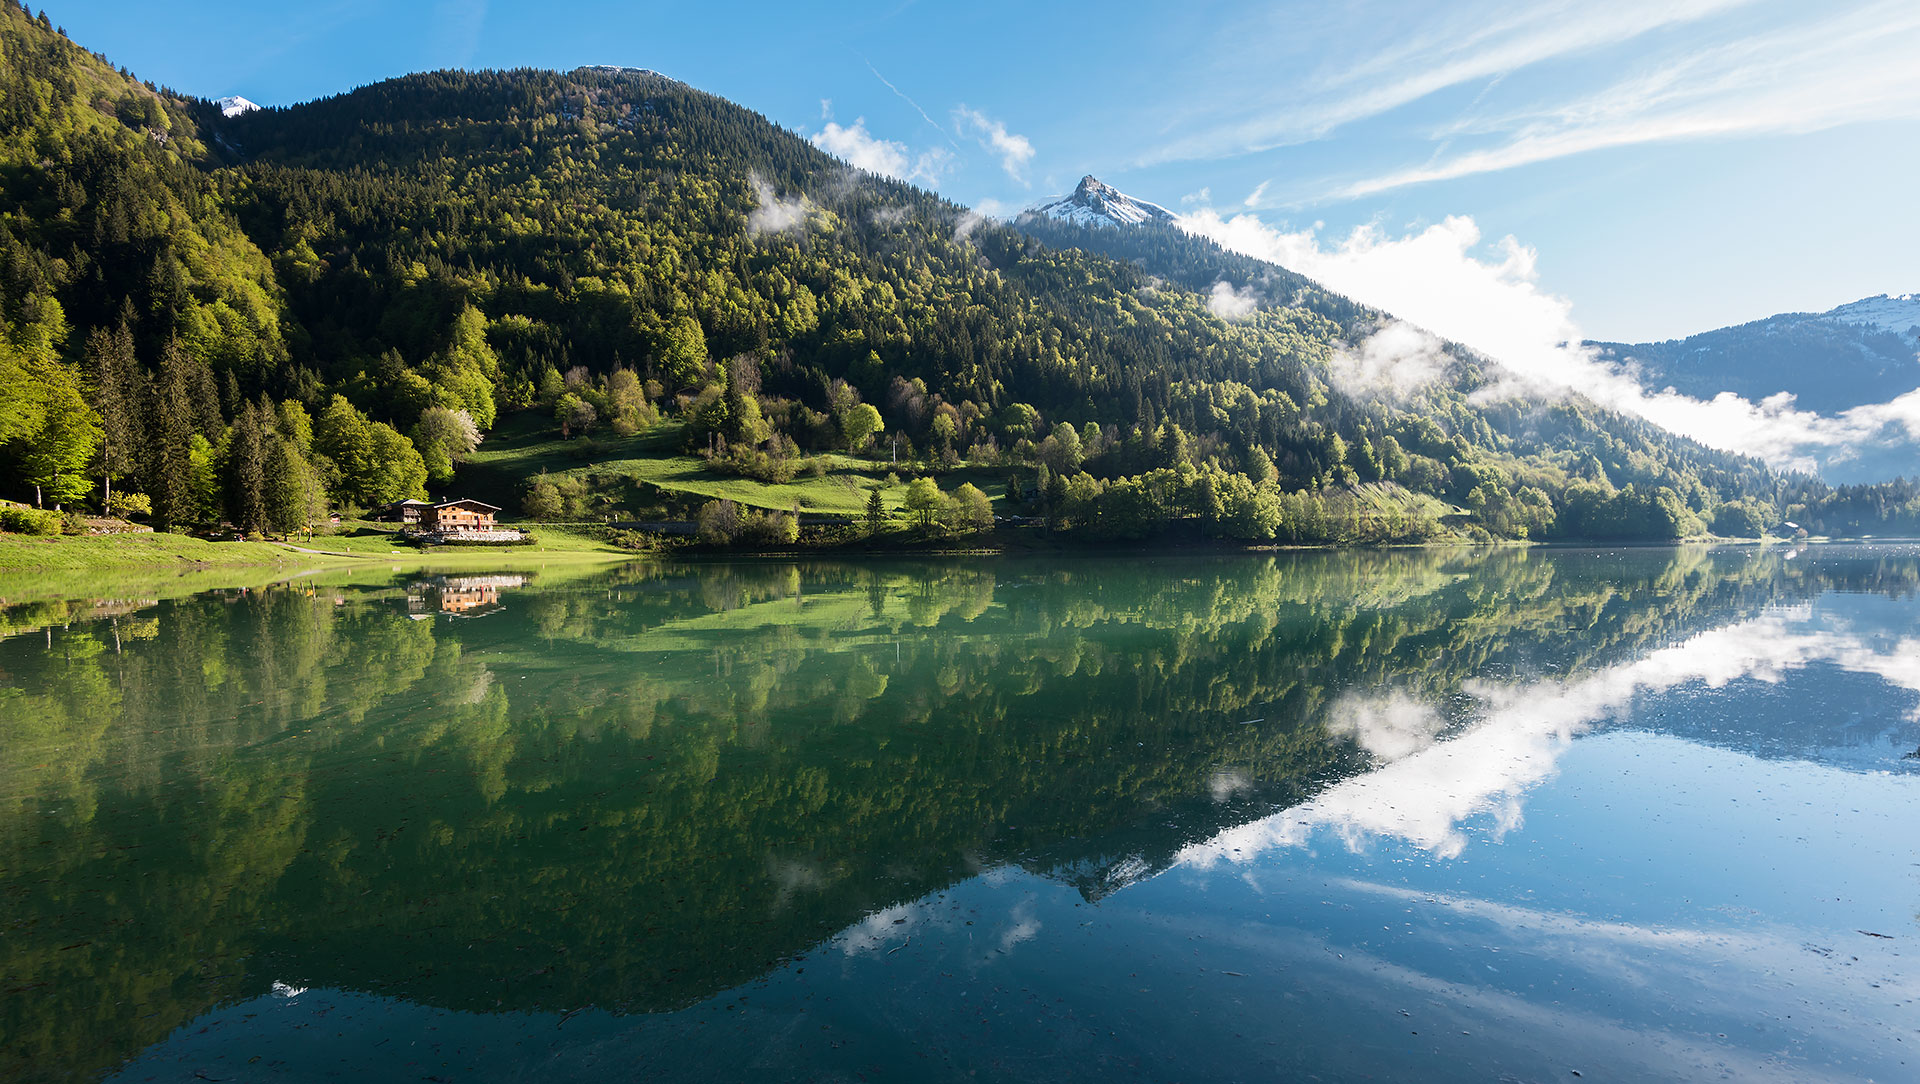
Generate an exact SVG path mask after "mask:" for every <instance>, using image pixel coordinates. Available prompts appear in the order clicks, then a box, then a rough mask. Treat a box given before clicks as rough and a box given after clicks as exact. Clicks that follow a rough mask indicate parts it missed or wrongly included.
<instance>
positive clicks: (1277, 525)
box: [0, 3, 1914, 541]
mask: <svg viewBox="0 0 1920 1084" xmlns="http://www.w3.org/2000/svg"><path fill="white" fill-rule="evenodd" d="M0 52H3V54H4V75H3V76H0V78H4V80H5V82H4V92H5V93H4V104H3V105H0V184H4V189H5V196H6V198H5V202H4V210H3V211H0V245H4V247H5V253H4V271H0V275H3V276H4V280H3V281H0V308H3V309H4V314H5V321H6V327H5V334H4V336H0V339H3V340H4V345H3V346H0V350H3V351H4V353H0V381H4V382H5V385H6V386H5V388H4V389H0V391H4V392H5V393H6V394H5V399H4V403H3V404H0V442H4V450H0V489H4V491H5V492H6V494H7V495H9V496H13V497H16V498H22V499H34V498H38V499H39V500H40V501H41V502H43V503H46V504H56V503H62V502H64V503H67V504H74V503H80V504H85V505H88V506H91V505H93V504H95V503H100V502H104V501H106V500H107V498H108V497H109V495H110V494H123V495H125V497H124V498H123V500H122V501H121V506H122V507H123V508H124V509H126V510H131V511H135V512H141V511H144V510H145V509H146V507H147V506H148V505H149V504H150V507H151V515H152V517H153V519H154V520H155V522H156V523H158V524H160V525H171V526H176V527H178V526H193V525H203V524H218V523H221V522H223V521H224V522H230V523H232V524H233V525H235V526H237V527H239V528H242V529H248V530H276V529H277V530H284V529H287V528H288V527H289V526H290V525H295V524H298V523H301V522H307V521H310V520H311V519H312V518H313V517H314V516H315V515H316V514H317V513H318V512H319V511H320V510H321V509H323V508H324V507H325V506H326V505H327V504H328V503H332V504H334V505H336V506H349V507H360V508H365V507H369V506H371V505H374V504H377V503H380V502H384V501H388V500H393V499H396V498H399V497H406V496H418V495H422V494H424V492H425V489H426V486H427V484H428V482H429V481H430V480H432V481H434V482H435V484H436V485H438V484H441V483H444V482H445V481H446V480H448V479H450V478H452V477H453V475H454V472H455V469H456V465H457V463H458V461H459V460H460V459H461V457H462V456H463V455H464V454H465V453H466V452H468V451H470V450H471V449H472V447H473V446H474V444H475V443H477V442H478V441H479V440H481V439H484V437H485V434H486V433H487V431H488V430H489V429H491V428H492V427H493V426H494V425H495V424H496V423H497V422H498V421H500V420H501V419H503V418H504V417H506V416H508V415H512V414H516V413H524V412H532V411H537V412H538V416H539V417H541V418H547V419H552V425H553V426H554V428H555V429H556V430H557V431H558V432H559V433H562V434H565V435H566V436H568V437H570V438H576V439H577V438H579V437H580V436H581V435H582V434H600V435H605V434H609V433H610V434H612V435H613V436H614V437H616V438H624V437H627V436H630V435H632V434H636V433H649V434H664V435H667V436H669V437H670V438H671V440H672V441H673V442H675V443H677V444H678V445H680V446H681V447H685V448H689V449H695V448H697V449H700V450H701V451H702V452H703V453H704V454H706V455H707V456H708V457H709V458H710V460H711V462H712V464H713V469H715V470H723V469H724V470H729V471H733V472H735V473H742V474H747V475H750V476H753V477H758V478H763V479H764V478H765V477H769V476H778V475H779V474H780V473H781V472H782V471H786V472H788V473H789V475H790V472H791V470H792V469H793V467H792V464H794V463H796V462H799V461H801V460H803V459H805V458H806V457H807V456H808V454H809V453H812V452H816V451H823V450H827V449H835V448H839V449H848V450H853V451H858V450H860V448H861V447H863V446H864V445H866V444H867V443H868V442H870V441H872V440H873V439H874V438H875V437H876V436H877V435H881V434H885V435H887V436H888V437H890V438H891V437H897V438H898V439H897V440H889V442H888V443H889V447H890V448H892V447H903V448H904V449H905V454H906V460H905V462H906V464H907V466H908V468H909V470H911V471H914V472H920V473H931V474H935V475H937V474H939V472H940V471H942V470H944V469H948V468H951V467H953V466H954V465H956V464H960V463H965V464H971V465H974V466H983V465H984V466H991V467H993V468H994V469H996V470H998V469H1002V468H1004V469H1005V470H1006V471H1007V472H1008V473H1010V474H1016V475H1017V474H1020V473H1021V472H1025V477H1026V478H1027V479H1028V482H1026V483H1022V484H1021V485H1019V486H1015V487H1013V488H1014V490H1015V491H1016V492H1018V491H1020V490H1022V489H1027V490H1028V491H1029V492H1032V493H1034V494H1035V496H1034V501H1035V503H1036V505H1038V506H1039V510H1041V511H1044V513H1045V514H1046V515H1047V516H1048V517H1049V519H1050V520H1051V521H1052V522H1054V523H1055V525H1056V526H1059V527H1062V528H1065V529H1069V530H1079V531H1083V532H1086V533H1089V534H1093V535H1101V536H1110V537H1142V536H1145V535H1149V534H1153V533H1156V532H1158V531H1160V530H1162V529H1164V528H1165V527H1167V526H1168V525H1169V524H1171V523H1173V522H1175V521H1189V522H1197V523H1198V524H1200V525H1201V527H1202V529H1204V530H1205V531H1206V532H1207V533H1210V534H1218V535H1223V536H1227V537H1235V538H1248V539H1274V538H1278V539H1282V540H1297V541H1315V540H1355V539H1364V538H1384V537H1396V538H1398V537H1405V538H1418V537H1432V536H1434V535H1436V534H1439V533H1442V532H1443V531H1458V530H1461V529H1468V530H1471V531H1474V532H1478V531H1485V532H1489V533H1491V534H1494V535H1499V536H1507V537H1564V536H1589V537H1677V536H1680V535H1685V534H1689V533H1694V532H1696V531H1698V530H1700V529H1702V527H1703V526H1704V525H1706V524H1709V523H1712V524H1716V525H1724V526H1725V527H1727V528H1730V529H1731V528H1737V529H1740V530H1742V531H1746V532H1749V533H1751V532H1752V531H1755V530H1757V529H1758V528H1759V527H1760V526H1764V525H1768V524H1770V523H1772V522H1777V520H1778V519H1779V518H1780V517H1781V516H1782V515H1785V514H1789V513H1792V514H1798V515H1800V516H1801V517H1802V519H1803V520H1816V521H1817V516H1818V515H1819V514H1821V508H1822V507H1823V505H1822V504H1821V502H1823V501H1829V500H1830V499H1831V495H1830V494H1829V493H1828V491H1826V490H1825V489H1824V487H1820V486H1818V485H1817V484H1812V483H1808V482H1805V481H1801V480H1783V479H1780V478H1777V477H1775V476H1773V475H1772V474H1770V473H1768V472H1767V471H1766V470H1764V469H1763V468H1762V467H1761V466H1760V465H1759V464H1757V463H1754V462H1752V461H1748V460H1742V459H1738V458H1736V457H1732V456H1727V455H1724V454H1720V453H1717V452H1713V451H1711V450H1709V449H1706V448H1703V447H1701V446H1699V445H1697V444H1694V443H1692V442H1689V441H1686V440H1682V439H1680V438H1676V437H1674V436H1672V435H1670V434H1666V433H1664V432H1661V431H1660V430H1658V429H1656V428H1654V427H1652V426H1650V425H1647V424H1645V423H1642V422H1640V421H1638V420H1635V419H1630V418H1624V417H1620V416H1618V415H1615V414H1612V413H1609V412H1607V411H1604V410H1602V409H1599V408H1597V407H1595V406H1594V405H1592V404H1590V403H1585V402H1581V401H1577V400H1571V399H1569V400H1562V401H1558V402H1553V403H1537V402H1532V401H1528V400H1522V399H1516V398H1511V397H1507V396H1504V395H1503V394H1502V392H1501V389H1500V386H1499V382H1498V381H1499V374H1498V373H1497V372H1496V371H1492V370H1490V369H1489V367H1488V366H1487V364H1486V363H1485V362H1484V361H1482V360H1481V359H1478V358H1475V357H1473V356H1471V355H1469V354H1467V353H1465V352H1463V351H1458V350H1455V349H1452V348H1449V352H1448V353H1447V354H1446V355H1445V356H1444V357H1441V358H1436V359H1434V364H1433V369H1432V372H1431V373H1430V374H1429V375H1430V379H1427V380H1425V381H1424V382H1422V383H1421V384H1419V385H1418V386H1415V387H1401V386H1398V385H1393V384H1391V383H1388V384H1383V383H1381V382H1380V381H1379V380H1378V379H1376V378H1377V377H1378V376H1379V373H1378V372H1376V371H1375V369H1376V366H1375V362H1374V360H1373V359H1372V358H1371V355H1370V353H1369V351H1368V344H1369V342H1370V341H1371V337H1372V336H1373V335H1374V334H1375V333H1376V331H1378V330H1379V329H1381V328H1382V327H1385V326H1388V324H1389V319H1388V318H1387V317H1386V316H1385V315H1384V314H1380V313H1377V312H1373V311H1371V310H1368V309H1366V308H1364V307H1362V306H1359V305H1356V304H1354V303H1353V302H1351V301H1348V300H1346V299H1344V298H1340V297H1338V296H1335V295H1332V294H1329V293H1328V292H1327V291H1325V290H1324V289H1322V288H1320V287H1319V286H1317V285H1316V284H1314V283H1312V282H1310V281H1308V280H1306V279H1304V278H1302V277H1300V276H1298V275H1294V274H1292V273H1290V272H1287V271H1284V270H1282V269H1279V268H1276V267H1273V266H1272V265H1269V264H1263V263H1259V262H1258V261H1253V260H1248V259H1246V258H1243V257H1239V256H1234V255H1232V254H1229V253H1226V252H1224V251H1222V250H1220V249H1219V248H1218V247H1216V246H1214V245H1212V244H1211V243H1209V242H1205V241H1201V240H1197V239H1194V238H1190V237H1186V236H1184V235H1181V234H1179V233H1178V232H1177V231H1175V230H1171V229H1156V230H1151V231H1149V230H1145V229H1138V230H1116V229H1096V228H1085V227H1078V226H1074V225H1072V224H1071V223H1061V222H1030V223H1026V224H1024V225H1022V226H1021V227H1020V228H1014V227H1012V226H1008V225H1002V224H997V223H993V222H990V221H986V220H983V219H981V218H980V217H979V216H977V215H974V214H973V213H971V212H969V211H967V210H966V209H965V208H962V207H959V206H956V205H954V204H952V203H949V202H947V201H945V200H943V199H941V198H939V197H938V196H936V195H933V194H930V193H928V192H924V191H921V190H919V189H916V188H913V187H911V186H909V185H905V184H902V183H898V182H894V181H890V180H885V179H881V178H876V177H873V176H870V175H867V174H863V173H859V172H856V171H854V170H851V169H850V168H848V167H846V166H845V165H844V164H843V163H840V162H838V161H837V160H835V159H832V158H830V157H829V156H827V155H825V154H823V153H821V152H820V151H818V150H816V149H815V148H814V147H812V146H811V145H809V144H808V143H807V142H806V141H805V140H804V139H802V138H801V137H800V136H798V135H795V134H794V133H791V132H788V131H785V130H783V129H780V128H778V127H776V126H774V125H772V124H770V123H769V122H767V121H766V120H765V119H764V118H763V117H761V116H759V115H757V114H754V113H752V112H750V111H748V110H746V109H743V108H741V107H739V106H736V105H733V104H731V103H729V102H726V101H723V100H721V99H718V98H715V97H713V96H711V95H707V94H704V93H702V92H700V91H697V90H695V89H693V88H691V87H688V86H686V85H685V84H682V83H678V82H676V81H673V80H671V79H667V78H665V77H662V76H659V75H657V74H654V73H651V72H644V71H634V70H619V69H580V70H577V71H574V72H571V73H565V74H562V73H555V72H546V71H510V72H474V73H469V72H438V73H431V74H423V75H414V76H408V77H405V78H401V79H394V80H389V81H386V82H383V83H380V84H376V85H374V86H370V87H365V88H361V89H360V90H356V91H354V92H352V93H348V94H342V95H338V96H335V97H332V98H327V99H323V100H320V101H316V102H311V103H307V104H304V105H300V106H296V107H292V108H287V109H275V108H268V109H256V110H232V109H225V108H223V107H222V106H221V105H220V104H217V103H214V102H207V101H200V100H194V99H188V98H185V97H182V96H180V95H177V94H173V93H171V92H168V91H165V90H164V89H161V88H155V87H152V86H149V85H147V84H143V83H140V82H139V81H137V80H136V79H134V78H133V77H132V76H131V75H129V74H127V73H125V72H124V71H120V70H116V69H115V68H113V67H112V66H111V65H110V64H109V63H108V62H106V61H105V60H104V59H103V58H100V57H98V56H95V55H93V54H91V53H88V52H87V51H85V50H84V49H82V48H80V47H78V46H76V45H74V44H73V43H71V42H69V41H67V40H66V38H65V36H64V35H63V34H62V33H60V32H58V31H57V30H56V29H55V28H53V27H51V26H50V25H48V23H47V21H46V19H45V18H44V17H39V18H35V17H31V16H29V15H28V14H27V13H26V12H25V11H24V9H20V8H17V7H14V6H13V4H12V3H8V4H6V5H5V6H4V11H0ZM229 112H231V114H232V115H227V114H228V113H229ZM1223 302H1224V303H1223ZM596 439H598V438H596ZM1030 483H1037V484H1030ZM1356 487H1358V488H1356ZM1422 495H1426V496H1422ZM1911 497H1912V495H1911V494H1908V495H1906V496H1905V497H1902V496H1900V495H1898V494H1894V495H1886V494H1878V493H1876V494H1875V495H1873V498H1872V500H1870V501H1868V502H1867V504H1871V505H1872V508H1873V509H1874V511H1873V513H1872V514H1873V515H1876V516H1879V517H1881V518H1880V519H1872V518H1869V519H1867V520H1863V521H1862V522H1870V523H1875V524H1878V523H1881V522H1883V521H1885V520H1886V519H1887V517H1889V516H1891V517H1894V518H1898V517H1900V516H1908V517H1911V515H1912V514H1913V511H1914V508H1913V502H1912V499H1911ZM1435 498H1437V500H1436V499H1435ZM1421 502H1425V503H1424V504H1423V503H1421ZM1443 502H1448V503H1451V504H1452V505H1455V506H1457V507H1459V508H1461V509H1463V511H1462V512H1460V513H1453V514H1450V513H1447V512H1446V511H1445V510H1446V508H1447V503H1443ZM1810 503H1811V506H1809V504H1810ZM1867 504H1862V505H1861V507H1862V508H1865V507H1867ZM1381 507H1386V508H1388V509H1389V510H1390V511H1389V512H1388V513H1385V514H1382V513H1380V512H1379V511H1378V510H1379V509H1380V508H1381ZM1729 510H1730V511H1729ZM1836 515H1840V516H1841V517H1842V518H1841V520H1836V525H1837V526H1839V525H1842V524H1843V521H1844V524H1852V523H1853V520H1851V519H1846V518H1845V517H1846V516H1851V515H1853V513H1851V512H1848V513H1844V514H1841V513H1836ZM1443 519H1447V520H1449V522H1448V523H1447V524H1445V525H1443V523H1442V520H1443Z"/></svg>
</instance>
